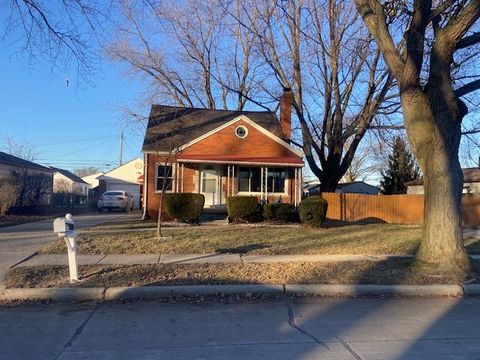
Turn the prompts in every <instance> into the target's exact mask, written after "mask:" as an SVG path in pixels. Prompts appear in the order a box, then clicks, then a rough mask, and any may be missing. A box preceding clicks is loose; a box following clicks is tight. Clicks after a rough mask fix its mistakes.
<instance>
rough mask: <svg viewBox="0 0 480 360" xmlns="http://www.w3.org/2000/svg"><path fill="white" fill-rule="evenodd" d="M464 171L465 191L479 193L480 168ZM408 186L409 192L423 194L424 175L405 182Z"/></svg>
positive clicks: (466, 192) (465, 192)
mask: <svg viewBox="0 0 480 360" xmlns="http://www.w3.org/2000/svg"><path fill="white" fill-rule="evenodd" d="M462 172H463V193H464V194H477V193H480V168H478V167H475V168H465V169H462ZM405 185H406V186H407V194H423V193H424V190H423V177H422V178H420V179H417V180H413V181H410V182H408V183H406V184H405Z"/></svg>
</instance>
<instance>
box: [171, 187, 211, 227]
mask: <svg viewBox="0 0 480 360" xmlns="http://www.w3.org/2000/svg"><path fill="white" fill-rule="evenodd" d="M204 204H205V196H203V195H202V194H190V193H176V194H165V198H164V205H165V211H166V212H167V214H168V216H169V217H171V218H172V219H176V220H178V221H181V222H196V221H198V219H199V218H200V215H202V210H203V205H204Z"/></svg>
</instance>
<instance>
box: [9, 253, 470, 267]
mask: <svg viewBox="0 0 480 360" xmlns="http://www.w3.org/2000/svg"><path fill="white" fill-rule="evenodd" d="M411 257H412V256H411V255H393V254H391V255H242V254H221V253H213V254H135V255H125V254H111V255H78V256H77V262H78V264H79V265H146V264H219V263H221V264H231V263H238V264H242V263H290V262H346V261H386V260H389V259H408V258H411ZM471 258H472V259H474V260H479V259H480V255H471ZM38 265H68V259H67V254H39V255H34V256H32V257H31V258H29V259H27V260H26V261H23V262H21V263H19V264H17V265H16V266H38Z"/></svg>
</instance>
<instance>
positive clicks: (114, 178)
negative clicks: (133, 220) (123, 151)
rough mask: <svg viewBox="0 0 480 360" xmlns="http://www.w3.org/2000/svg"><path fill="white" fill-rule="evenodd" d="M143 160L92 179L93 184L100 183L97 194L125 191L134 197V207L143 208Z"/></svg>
mask: <svg viewBox="0 0 480 360" xmlns="http://www.w3.org/2000/svg"><path fill="white" fill-rule="evenodd" d="M142 175H143V160H142V159H141V158H136V159H133V160H130V161H129V162H126V163H125V164H123V165H121V166H119V167H117V168H115V169H113V170H110V171H108V172H106V173H103V174H100V175H99V176H97V177H96V178H95V179H90V182H91V183H94V181H95V180H97V181H98V190H97V194H98V195H99V196H100V195H102V194H103V193H104V192H105V191H111V190H124V191H128V192H129V193H130V194H131V195H132V196H133V207H134V208H135V209H139V208H140V207H141V201H142V199H141V194H142V190H143V184H142V183H143V178H142Z"/></svg>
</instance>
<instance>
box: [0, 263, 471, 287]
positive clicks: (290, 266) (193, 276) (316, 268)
mask: <svg viewBox="0 0 480 360" xmlns="http://www.w3.org/2000/svg"><path fill="white" fill-rule="evenodd" d="M411 264H412V262H411V260H404V259H401V260H399V259H395V260H388V261H382V262H371V261H361V262H342V263H316V262H305V263H286V264H195V265H192V264H190V265H187V264H184V265H172V264H156V265H134V266H119V265H115V266H113V265H111V266H106V265H105V266H100V265H95V266H80V269H79V272H80V275H81V277H82V280H81V281H80V282H79V283H77V284H70V283H69V282H68V268H67V267H66V266H31V267H18V268H14V269H12V270H10V271H9V272H8V274H7V276H6V279H5V286H6V287H7V288H11V287H24V288H32V287H70V286H72V287H96V286H100V287H113V286H137V287H138V286H153V285H193V284H205V285H206V284H208V285H214V284H287V283H295V284H418V285H420V284H422V285H423V284H456V283H459V282H462V281H463V279H458V278H455V277H453V276H449V275H444V276H431V275H428V274H422V273H418V272H416V271H415V270H414V269H412V267H411ZM475 266H476V269H477V272H478V270H479V269H480V264H478V263H476V264H475ZM477 278H478V276H477Z"/></svg>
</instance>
